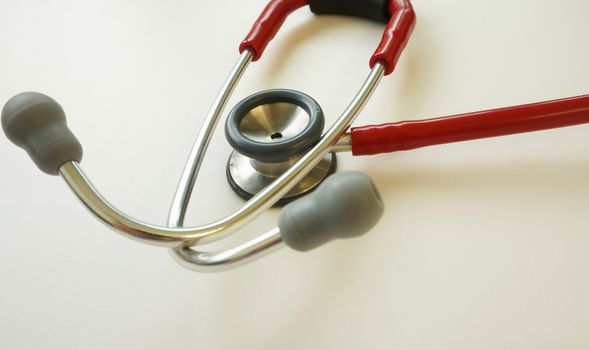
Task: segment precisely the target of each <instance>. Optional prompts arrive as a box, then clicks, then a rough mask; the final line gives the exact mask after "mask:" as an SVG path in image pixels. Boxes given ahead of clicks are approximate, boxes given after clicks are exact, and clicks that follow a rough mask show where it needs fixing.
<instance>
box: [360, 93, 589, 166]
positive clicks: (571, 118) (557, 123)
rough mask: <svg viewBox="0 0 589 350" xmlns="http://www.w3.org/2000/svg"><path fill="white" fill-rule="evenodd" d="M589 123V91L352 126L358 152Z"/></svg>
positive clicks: (406, 147)
mask: <svg viewBox="0 0 589 350" xmlns="http://www.w3.org/2000/svg"><path fill="white" fill-rule="evenodd" d="M585 123H589V95H584V96H578V97H571V98H566V99H561V100H553V101H547V102H539V103H532V104H527V105H521V106H515V107H507V108H500V109H493V110H488V111H482V112H474V113H467V114H460V115H454V116H449V117H442V118H434V119H424V120H414V121H403V122H397V123H390V124H383V125H369V126H364V127H358V128H352V132H351V133H352V153H353V154H354V155H355V156H363V155H372V154H379V153H389V152H395V151H407V150H411V149H415V148H420V147H427V146H433V145H440V144H445V143H452V142H460V141H468V140H476V139H483V138H488V137H496V136H504V135H512V134H519V133H525V132H532V131H539V130H547V129H554V128H561V127H565V126H572V125H578V124H585Z"/></svg>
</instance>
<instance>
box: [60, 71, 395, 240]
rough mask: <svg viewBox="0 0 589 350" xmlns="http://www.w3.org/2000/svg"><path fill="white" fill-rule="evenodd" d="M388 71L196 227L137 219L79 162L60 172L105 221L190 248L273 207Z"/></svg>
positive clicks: (137, 235) (375, 74) (373, 75)
mask: <svg viewBox="0 0 589 350" xmlns="http://www.w3.org/2000/svg"><path fill="white" fill-rule="evenodd" d="M383 74H384V67H383V65H382V64H380V63H378V64H376V65H375V66H374V68H373V69H372V70H371V72H370V74H369V76H368V78H367V79H366V81H365V82H364V84H363V85H362V87H361V88H360V90H359V91H358V93H357V94H356V96H355V97H354V99H353V100H352V102H351V103H350V105H349V106H348V107H347V108H346V110H345V111H344V112H343V113H342V115H341V116H340V117H339V119H338V120H337V121H336V122H335V123H334V125H333V126H332V127H331V128H330V129H329V130H328V131H327V133H326V134H325V135H324V136H323V137H322V139H321V140H320V141H319V142H318V143H317V145H315V147H313V148H312V149H311V150H310V151H309V152H308V153H307V154H306V155H304V156H303V157H302V158H301V159H300V160H299V161H297V162H296V163H295V164H294V165H293V166H292V168H290V169H289V170H288V171H287V172H285V173H284V174H283V175H282V176H280V177H279V178H277V179H276V180H275V181H274V182H273V183H272V184H271V185H269V186H268V187H266V188H265V189H264V190H263V191H261V192H260V193H258V194H257V195H255V196H254V197H253V198H252V199H250V200H249V201H248V202H247V203H246V204H245V205H244V206H243V207H242V208H240V209H239V210H237V211H235V212H234V213H232V214H230V215H228V216H226V217H225V218H223V219H220V220H217V221H215V222H213V223H210V224H206V225H202V226H198V227H192V228H179V227H163V226H156V225H151V224H148V223H144V222H141V221H139V220H136V219H134V218H132V217H130V216H128V215H126V214H124V213H123V212H121V211H119V210H118V209H116V208H115V207H114V206H112V205H111V204H110V203H108V202H107V201H106V199H105V198H104V197H102V196H101V195H100V193H99V192H98V191H97V190H96V188H95V187H94V186H93V185H92V184H91V183H90V181H89V180H88V178H87V177H86V176H85V174H84V173H83V171H82V169H81V168H80V166H79V164H77V163H76V162H68V163H66V164H64V165H63V166H62V167H61V168H60V170H59V172H60V175H62V177H63V178H64V180H65V181H66V182H67V183H68V185H69V186H70V187H71V189H72V190H73V191H74V193H75V194H76V195H77V196H78V198H80V200H81V201H82V202H83V203H84V204H85V205H86V206H87V207H88V208H89V209H90V210H91V211H92V212H93V213H94V214H95V215H96V216H97V217H98V218H99V219H100V220H102V221H103V222H104V223H106V224H107V225H108V226H110V227H112V228H113V229H115V230H116V231H119V232H121V233H123V234H125V235H126V236H128V237H130V238H133V239H135V240H138V241H141V242H144V243H150V244H153V245H159V246H165V247H170V248H172V247H187V246H191V245H196V244H204V243H208V242H213V241H216V240H219V239H221V238H223V237H226V236H227V235H229V234H231V233H233V232H236V231H237V230H239V229H241V228H242V227H244V226H245V225H246V224H247V223H248V222H249V221H251V220H253V219H254V218H255V217H257V216H258V215H260V214H261V213H262V212H264V211H265V210H266V209H268V208H270V207H271V206H272V205H273V204H274V203H275V202H276V201H278V200H279V199H280V198H281V197H282V196H284V195H285V194H286V193H287V192H288V191H289V190H290V189H291V188H292V187H293V186H294V185H295V184H296V183H297V182H298V181H300V180H301V179H302V178H303V177H304V176H305V175H306V174H307V173H308V172H309V171H310V170H311V169H312V168H313V167H314V166H315V165H316V164H317V162H319V161H320V160H321V158H322V157H323V156H324V155H325V154H326V153H327V152H329V150H330V149H331V147H332V146H333V145H335V144H336V143H337V142H338V140H339V139H340V137H341V136H343V134H344V133H345V132H346V130H347V129H348V128H349V127H350V124H351V123H352V122H353V121H354V119H355V118H356V117H357V115H358V113H359V112H360V111H361V109H362V108H363V107H364V105H365V104H366V102H367V100H368V99H369V97H370V96H371V95H372V93H373V92H374V90H375V88H376V86H377V85H378V83H379V82H380V80H381V78H382V76H383Z"/></svg>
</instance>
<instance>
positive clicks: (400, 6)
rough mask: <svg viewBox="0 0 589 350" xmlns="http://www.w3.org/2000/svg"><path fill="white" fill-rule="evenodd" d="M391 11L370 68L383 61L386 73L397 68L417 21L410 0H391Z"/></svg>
mask: <svg viewBox="0 0 589 350" xmlns="http://www.w3.org/2000/svg"><path fill="white" fill-rule="evenodd" d="M389 13H390V14H391V19H390V20H389V23H388V24H387V27H386V29H385V31H384V34H383V36H382V40H381V41H380V44H379V45H378V48H377V49H376V51H375V52H374V54H372V57H371V58H370V68H374V65H375V64H376V63H377V62H381V63H382V64H384V67H385V73H384V74H385V75H389V74H391V73H392V72H393V71H394V70H395V67H396V66H397V62H398V61H399V58H400V57H401V53H403V50H404V49H405V46H407V43H408V42H409V38H410V37H411V33H413V28H415V22H416V16H415V11H414V10H413V6H411V2H410V1H409V0H390V1H389Z"/></svg>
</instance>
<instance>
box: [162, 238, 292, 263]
mask: <svg viewBox="0 0 589 350" xmlns="http://www.w3.org/2000/svg"><path fill="white" fill-rule="evenodd" d="M284 246H285V245H284V242H282V236H280V230H279V229H278V228H275V229H272V230H271V231H268V232H266V233H264V234H261V235H259V236H258V237H256V238H253V239H251V240H250V241H247V242H245V243H243V244H240V245H239V246H237V247H234V248H229V249H226V250H223V251H220V252H198V251H195V250H192V249H190V248H189V247H183V248H177V249H170V254H171V255H172V257H173V258H174V260H176V262H178V263H179V264H180V265H182V266H184V267H186V268H187V269H190V270H193V271H197V272H219V271H225V270H229V269H233V268H236V267H239V266H242V265H245V264H247V263H249V262H252V261H253V260H257V259H259V258H261V257H263V256H266V255H268V254H270V253H272V252H274V251H276V250H278V249H280V248H282V247H284Z"/></svg>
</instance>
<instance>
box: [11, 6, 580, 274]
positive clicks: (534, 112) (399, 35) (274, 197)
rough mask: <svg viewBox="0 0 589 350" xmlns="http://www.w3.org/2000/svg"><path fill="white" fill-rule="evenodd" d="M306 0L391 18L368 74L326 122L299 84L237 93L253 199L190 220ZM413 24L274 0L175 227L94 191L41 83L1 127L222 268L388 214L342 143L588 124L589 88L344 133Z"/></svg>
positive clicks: (83, 192)
mask: <svg viewBox="0 0 589 350" xmlns="http://www.w3.org/2000/svg"><path fill="white" fill-rule="evenodd" d="M305 5H309V6H310V8H311V11H313V12H314V13H316V14H341V15H351V16H356V17H363V18H367V19H370V20H376V21H380V22H384V23H387V26H386V29H385V32H384V35H383V38H382V40H381V42H380V44H379V46H378V48H377V50H376V52H375V53H374V54H373V56H372V57H371V59H370V67H371V71H370V74H369V75H368V77H367V78H366V80H365V82H364V83H363V84H362V86H361V87H360V89H359V91H358V92H357V94H356V96H355V97H354V99H353V100H352V101H351V102H350V104H349V105H348V107H347V108H346V109H345V110H344V111H343V113H342V114H341V115H340V117H339V118H338V119H337V120H336V121H335V123H334V124H333V125H332V126H331V127H330V128H329V129H327V130H326V131H324V124H325V121H324V116H323V112H322V109H321V107H320V106H319V104H318V103H317V102H316V101H315V100H314V99H313V98H311V97H310V96H308V95H306V94H303V93H301V92H298V91H294V90H285V89H281V90H268V91H263V92H259V93H256V94H254V95H251V96H249V97H247V98H245V99H244V100H242V101H241V102H239V103H238V104H237V105H236V106H235V107H234V108H233V109H232V110H231V111H230V113H229V115H228V118H227V123H226V125H225V134H226V137H227V140H228V142H229V143H230V144H231V146H232V147H233V148H234V151H233V152H232V154H231V155H230V157H229V159H228V162H227V168H226V176H227V179H228V182H229V184H230V185H231V187H232V188H233V189H234V190H235V192H236V193H237V194H238V195H239V196H241V197H243V198H244V199H247V202H246V203H245V204H244V205H243V207H241V208H240V209H239V210H237V211H235V212H234V213H231V214H230V215H227V216H226V217H224V218H222V219H219V220H216V221H213V222H211V223H209V224H206V225H202V226H198V227H192V228H185V227H183V223H184V217H185V214H186V209H187V206H188V203H189V201H190V196H191V193H192V189H193V186H194V183H195V180H196V177H197V174H198V172H199V169H200V166H201V164H202V162H203V159H204V155H205V153H206V150H207V147H208V145H209V142H210V140H211V137H212V133H213V130H214V129H215V128H216V126H217V124H218V121H219V119H220V116H221V114H222V112H223V110H224V108H225V105H226V103H227V101H228V99H229V97H230V95H231V93H232V92H233V90H234V88H235V86H236V85H237V83H238V81H239V80H240V78H241V76H242V75H243V73H244V71H245V69H246V68H247V66H248V64H249V63H250V62H252V61H257V60H259V59H260V57H261V55H262V54H263V52H264V50H265V48H266V46H267V45H268V43H269V42H270V40H271V39H272V38H273V37H274V36H275V35H276V33H277V31H278V29H279V28H280V27H281V25H282V23H283V22H284V21H285V19H286V17H287V16H288V15H289V14H290V13H292V12H293V11H295V10H297V9H299V8H301V7H303V6H305ZM414 25H415V13H414V11H413V8H412V6H411V3H410V1H409V0H388V1H387V0H357V1H338V0H272V1H270V2H269V4H268V5H267V6H266V8H265V9H264V11H263V12H262V14H261V15H260V17H259V18H258V20H257V21H256V23H255V24H254V26H253V28H252V30H251V31H250V33H249V34H248V36H247V37H246V39H245V40H244V41H243V42H242V43H241V45H240V52H241V55H240V57H239V60H238V61H237V63H236V64H235V66H234V68H233V69H232V71H231V73H230V74H229V77H228V78H227V80H226V81H225V83H224V84H223V86H222V88H221V90H220V92H219V94H218V96H217V98H216V99H215V101H214V103H213V105H212V107H211V110H210V111H209V113H208V115H207V117H206V119H205V122H204V125H203V127H202V128H201V130H200V132H199V134H198V137H197V139H196V142H195V144H194V146H193V148H192V151H191V153H190V156H189V159H188V162H187V164H186V166H185V169H184V171H183V173H182V177H181V180H180V183H179V185H178V189H177V191H176V195H175V197H174V201H173V204H172V207H171V210H170V214H169V219H168V226H156V225H152V224H148V223H145V222H142V221H139V220H136V219H134V218H132V217H130V216H128V215H126V214H124V213H123V212H122V211H120V210H118V209H117V208H115V207H114V206H112V205H111V204H110V203H109V202H108V201H107V200H106V199H105V198H104V197H103V196H102V195H101V194H100V193H99V192H98V191H97V190H96V188H95V187H94V185H92V183H91V182H90V180H89V179H88V177H87V176H86V175H85V174H84V172H83V171H82V168H81V166H80V164H79V163H80V162H81V160H82V147H81V145H80V143H79V142H78V140H77V139H76V137H75V136H74V135H73V133H72V132H71V131H70V130H69V129H68V127H67V124H66V119H65V113H64V111H63V109H62V108H61V106H60V105H59V104H58V103H57V102H56V101H54V100H53V99H52V98H50V97H48V96H45V95H43V94H39V93H33V92H28V93H22V94H19V95H17V96H15V97H13V98H12V99H10V100H9V101H8V102H7V104H6V105H5V107H4V109H3V111H2V127H3V129H4V132H5V133H6V135H7V137H8V138H9V139H10V140H11V141H12V142H14V143H15V144H16V145H17V146H20V147H22V148H23V149H25V150H26V151H27V152H28V154H29V155H30V157H31V158H32V159H33V161H34V162H35V163H36V165H37V166H38V167H39V168H40V169H41V170H42V171H44V172H45V173H48V174H51V175H61V176H62V177H63V179H64V180H65V181H66V183H67V184H68V185H69V186H70V188H71V189H72V190H73V191H74V193H75V194H76V195H77V196H78V198H79V199H80V200H81V201H82V202H83V203H84V205H85V206H86V207H88V209H90V211H92V212H93V213H94V214H95V215H96V216H97V217H98V218H99V219H100V220H102V221H103V222H104V223H106V224H107V225H108V226H110V227H111V228H113V229H114V230H116V231H118V232H120V233H121V234H123V235H124V236H127V237H129V238H132V239H135V240H138V241H141V242H144V243H149V244H152V245H158V246H162V247H167V248H170V251H171V253H172V255H173V256H174V257H175V259H176V260H177V261H178V262H179V263H181V264H182V265H183V266H185V267H188V268H190V269H192V270H197V271H214V270H220V269H226V268H229V267H234V266H237V265H240V264H243V263H246V262H249V261H251V260H253V259H255V258H259V257H261V256H263V255H265V254H267V253H270V252H272V251H274V250H276V249H277V248H279V247H281V246H283V245H287V246H289V247H291V248H293V249H295V250H299V251H308V250H311V249H314V248H316V247H319V246H321V245H323V244H325V243H327V242H328V241H330V240H333V239H336V238H351V237H356V236H359V235H362V234H364V233H366V232H368V231H369V230H370V229H371V228H372V227H373V226H374V225H375V224H376V223H377V222H378V220H379V219H380V217H381V216H382V214H383V212H384V206H383V201H382V199H381V196H380V194H379V192H378V190H377V189H376V187H375V186H374V184H373V183H372V181H371V180H370V178H369V177H368V176H367V175H365V174H362V173H359V172H342V173H334V172H335V170H336V163H337V159H336V153H337V152H349V151H351V152H352V153H353V154H354V155H370V154H377V153H386V152H395V151H402V150H411V149H415V148H419V147H426V146H432V145H438V144H444V143H450V142H459V141H466V140H474V139H481V138H488V137H495V136H503V135H510V134H516V133H524V132H531V131H537V130H545V129H551V128H558V127H564V126H571V125H577V124H583V123H587V122H589V95H585V96H580V97H573V98H568V99H561V100H554V101H548V102H541V103H534V104H528V105H522V106H516V107H509V108H501V109H495V110H488V111H482V112H475V113H468V114H462V115H455V116H449V117H443V118H435V119H426V120H416V121H406V122H397V123H391V124H384V125H374V126H365V127H358V128H352V129H351V131H350V132H347V131H348V129H350V126H351V124H352V123H353V122H354V120H355V119H356V117H357V116H358V114H359V113H360V111H361V110H362V108H363V107H364V105H365V104H366V102H367V101H368V99H369V98H370V96H371V95H372V93H373V92H374V90H375V89H376V87H377V85H378V83H379V82H380V80H381V78H382V77H383V76H385V75H388V74H390V73H392V72H393V71H394V69H395V66H396V65H397V62H398V60H399V58H400V56H401V53H402V51H403V49H404V48H405V46H406V44H407V42H408V40H409V37H410V34H411V32H412V30H413V27H414ZM283 205H286V206H285V207H284V209H282V213H281V215H280V218H279V220H278V225H277V227H276V228H274V229H272V230H269V231H268V232H265V233H263V234H261V235H259V236H257V237H256V238H254V239H252V240H250V241H247V242H245V243H243V244H240V245H238V246H236V247H232V248H229V249H225V250H221V251H200V250H197V248H198V247H199V246H201V245H204V244H207V243H211V242H214V241H218V240H220V239H223V238H225V237H227V236H229V235H231V234H233V233H235V232H237V231H238V230H240V229H241V228H243V227H244V226H245V225H246V224H247V223H249V222H250V221H251V220H253V219H254V218H256V217H257V216H258V215H260V214H261V213H262V212H264V211H265V210H266V209H269V208H270V207H272V206H283Z"/></svg>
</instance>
